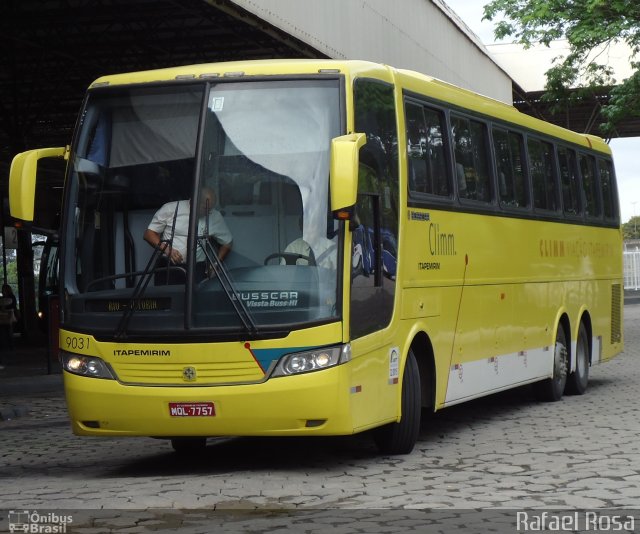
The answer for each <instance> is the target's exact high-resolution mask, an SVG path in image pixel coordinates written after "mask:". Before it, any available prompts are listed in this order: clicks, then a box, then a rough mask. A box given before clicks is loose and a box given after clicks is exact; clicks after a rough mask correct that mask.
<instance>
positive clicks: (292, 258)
mask: <svg viewBox="0 0 640 534" xmlns="http://www.w3.org/2000/svg"><path fill="white" fill-rule="evenodd" d="M275 258H283V259H284V261H285V262H286V264H287V265H296V261H298V260H305V261H306V262H307V265H312V266H313V265H315V264H316V260H315V258H314V257H312V256H305V255H304V254H298V253H296V252H274V253H273V254H269V255H268V256H267V257H266V258H265V259H264V264H265V265H267V264H268V263H269V261H270V260H273V259H275Z"/></svg>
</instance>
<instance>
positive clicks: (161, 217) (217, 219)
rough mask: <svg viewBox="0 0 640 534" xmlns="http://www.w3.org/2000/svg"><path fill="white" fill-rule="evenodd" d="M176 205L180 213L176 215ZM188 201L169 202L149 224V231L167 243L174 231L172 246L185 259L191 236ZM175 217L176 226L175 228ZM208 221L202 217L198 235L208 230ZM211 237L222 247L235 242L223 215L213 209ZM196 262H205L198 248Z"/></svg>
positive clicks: (211, 213)
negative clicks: (189, 235)
mask: <svg viewBox="0 0 640 534" xmlns="http://www.w3.org/2000/svg"><path fill="white" fill-rule="evenodd" d="M176 205H177V206H178V211H177V213H176ZM189 206H190V203H189V201H188V200H179V201H177V202H176V201H174V202H167V203H166V204H165V205H164V206H162V207H161V208H160V209H159V210H158V211H157V212H156V213H155V215H154V216H153V218H152V219H151V222H150V223H149V230H153V231H154V232H156V233H157V234H159V235H160V237H161V238H162V239H163V240H165V241H170V240H171V231H172V228H173V229H174V230H173V241H172V246H173V248H174V249H176V250H177V251H178V252H180V254H182V257H183V258H186V257H187V237H188V234H189V210H190V207H189ZM174 217H175V226H174ZM205 227H206V219H205V217H201V218H200V220H199V221H198V235H200V236H202V235H204V233H205V230H206V228H205ZM208 230H209V235H210V236H211V237H212V238H213V239H214V240H215V241H216V242H217V243H218V244H220V245H228V244H229V243H231V241H232V240H233V237H232V235H231V232H230V231H229V228H228V227H227V223H225V222H224V218H223V217H222V214H221V213H220V212H219V211H217V210H215V209H212V210H211V212H210V213H209V228H208ZM196 261H204V251H203V250H202V249H201V248H200V247H198V250H197V252H196Z"/></svg>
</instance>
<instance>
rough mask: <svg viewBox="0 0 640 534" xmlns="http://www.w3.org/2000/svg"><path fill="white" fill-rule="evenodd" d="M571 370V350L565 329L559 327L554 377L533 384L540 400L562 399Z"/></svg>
mask: <svg viewBox="0 0 640 534" xmlns="http://www.w3.org/2000/svg"><path fill="white" fill-rule="evenodd" d="M568 368H569V350H568V349H567V336H566V334H565V332H564V327H563V326H562V325H561V324H560V325H558V332H557V333H556V344H555V349H554V353H553V375H552V376H551V378H547V379H545V380H543V381H541V382H536V383H535V384H533V391H534V393H535V395H536V397H537V398H538V399H539V400H542V401H547V402H556V401H559V400H560V399H561V398H562V394H563V393H564V388H565V385H566V383H567V369H568Z"/></svg>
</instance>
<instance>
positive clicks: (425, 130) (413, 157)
mask: <svg viewBox="0 0 640 534" xmlns="http://www.w3.org/2000/svg"><path fill="white" fill-rule="evenodd" d="M405 109H406V124H407V162H408V173H409V176H408V183H409V192H410V193H424V194H428V195H437V196H442V197H450V196H451V186H450V184H449V174H448V172H447V156H446V151H445V148H446V147H445V143H444V137H443V132H446V126H445V120H444V115H443V113H442V112H440V111H437V110H435V109H431V108H427V107H424V106H421V105H418V104H413V103H407V104H406V108H405Z"/></svg>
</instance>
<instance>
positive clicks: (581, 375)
mask: <svg viewBox="0 0 640 534" xmlns="http://www.w3.org/2000/svg"><path fill="white" fill-rule="evenodd" d="M589 356H590V351H589V336H588V335H587V329H586V327H585V326H584V323H580V329H579V330H578V341H577V343H576V370H575V371H574V372H573V373H571V374H570V375H569V377H568V378H567V387H566V393H568V394H569V395H582V394H583V393H584V392H585V391H587V386H588V385H589V360H590V357H589Z"/></svg>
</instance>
